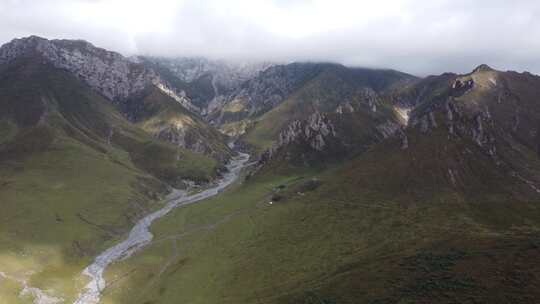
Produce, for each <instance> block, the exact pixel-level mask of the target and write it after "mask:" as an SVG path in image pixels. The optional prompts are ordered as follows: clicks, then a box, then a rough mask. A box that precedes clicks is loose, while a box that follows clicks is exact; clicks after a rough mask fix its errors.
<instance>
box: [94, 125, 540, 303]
mask: <svg viewBox="0 0 540 304" xmlns="http://www.w3.org/2000/svg"><path fill="white" fill-rule="evenodd" d="M441 132H442V131H441ZM410 140H411V145H412V147H413V148H411V149H409V150H405V151H403V150H401V149H400V143H399V141H397V140H395V141H388V142H385V143H383V144H382V145H379V146H377V147H376V148H373V149H371V150H370V151H368V152H366V153H364V154H362V155H360V156H358V157H356V158H355V159H354V160H352V161H350V162H348V163H346V164H344V165H339V166H335V167H332V168H327V169H326V170H324V171H319V172H315V171H306V172H303V173H300V172H301V171H298V170H297V169H295V170H294V172H295V174H292V173H291V172H289V173H287V172H286V171H283V170H280V171H279V173H277V172H276V171H274V170H271V169H266V170H265V171H262V172H260V173H259V174H258V175H256V176H255V177H252V178H250V179H249V180H247V181H244V183H243V184H242V185H237V186H236V187H235V188H233V189H231V190H229V191H227V192H226V193H224V194H223V195H221V196H220V197H217V198H214V199H211V200H208V201H205V202H201V203H199V204H197V205H194V206H190V207H188V208H183V209H178V210H176V211H174V212H172V213H171V214H169V215H168V216H167V217H165V218H164V219H162V220H160V221H159V222H157V223H156V224H155V226H154V227H153V232H154V233H155V234H156V238H155V242H154V243H153V244H152V245H150V246H149V247H148V248H147V249H146V250H144V251H143V252H141V253H140V254H137V255H136V256H134V257H132V258H130V259H128V260H126V261H124V262H123V263H120V264H117V265H115V266H114V267H113V268H112V269H111V271H110V272H109V273H108V274H107V276H108V279H109V280H110V281H113V282H115V283H114V284H113V285H112V286H111V287H110V289H109V290H107V292H106V294H105V301H104V303H146V304H149V303H178V302H180V303H182V302H189V303H310V304H311V303H317V304H319V303H508V302H511V303H534V299H537V298H538V296H540V295H539V294H538V289H537V288H536V287H537V286H539V284H540V280H539V278H538V277H537V276H536V274H537V273H538V271H539V270H540V269H539V268H538V264H537V263H536V261H537V259H538V257H539V256H540V248H539V246H538V245H537V243H538V240H539V237H540V230H539V228H540V226H539V223H540V212H539V209H538V208H537V202H538V198H537V196H536V194H535V193H534V191H533V190H532V189H528V188H527V185H525V184H522V183H518V182H516V181H515V180H513V179H511V178H510V177H509V176H508V175H505V174H504V173H502V172H499V171H498V169H494V166H493V164H492V160H491V159H490V158H489V157H487V156H483V154H480V153H478V154H477V153H469V152H466V151H468V150H469V151H472V149H476V147H475V146H474V145H472V144H471V143H469V142H467V141H448V140H447V138H446V136H445V134H444V133H441V134H433V137H431V138H429V139H426V137H425V136H422V135H421V134H416V133H414V132H413V133H411V134H410ZM433 144H435V145H433ZM270 168H271V167H270ZM449 168H452V169H453V170H456V171H455V172H456V176H457V177H456V182H455V183H454V182H452V179H451V177H450V176H449V173H448V169H449ZM313 178H317V180H318V182H317V183H316V184H320V185H319V186H318V187H317V186H315V187H310V186H309V185H310V184H312V183H313V182H312V179H313ZM278 189H279V190H278ZM270 201H272V204H270Z"/></svg>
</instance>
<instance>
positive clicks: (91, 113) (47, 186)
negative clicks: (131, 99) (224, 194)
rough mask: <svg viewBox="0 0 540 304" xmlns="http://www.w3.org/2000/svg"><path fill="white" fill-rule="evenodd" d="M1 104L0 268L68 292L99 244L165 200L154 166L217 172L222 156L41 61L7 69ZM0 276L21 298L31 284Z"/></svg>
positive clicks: (1, 76)
mask: <svg viewBox="0 0 540 304" xmlns="http://www.w3.org/2000/svg"><path fill="white" fill-rule="evenodd" d="M0 106H1V108H2V109H3V110H2V114H0V115H1V121H2V125H3V126H7V127H5V128H3V131H2V133H1V140H0V143H1V144H0V197H1V198H2V199H1V207H2V212H1V213H0V271H3V272H5V273H7V274H8V275H10V276H14V277H17V278H19V279H25V280H28V281H29V283H30V284H31V285H32V286H37V287H41V288H45V289H50V290H51V292H52V293H53V294H55V295H59V296H62V297H64V298H65V299H66V300H67V301H68V302H69V301H70V299H73V297H74V296H76V292H78V291H79V290H80V289H79V288H80V287H81V285H82V284H83V281H82V280H75V281H74V278H77V276H78V274H79V273H80V272H81V270H82V269H83V268H84V266H86V265H87V264H88V263H89V262H90V261H91V259H92V258H93V257H94V256H95V254H97V253H99V252H100V250H102V249H103V248H104V247H105V246H107V245H108V244H111V242H114V241H115V240H116V239H117V238H119V237H121V236H122V234H123V233H125V232H126V231H127V229H128V228H129V227H131V225H132V222H133V221H134V220H135V219H136V218H137V217H139V216H141V214H142V213H143V212H148V211H149V210H151V209H153V208H156V207H157V206H159V205H160V204H159V194H160V193H163V191H164V190H165V189H166V188H165V186H164V184H163V183H162V182H161V181H159V180H157V179H156V178H154V177H153V176H152V175H150V174H149V172H150V173H152V174H153V175H155V176H158V177H161V178H163V179H164V180H167V181H169V182H171V181H173V178H172V176H174V178H175V179H176V178H177V176H176V175H179V176H180V177H188V178H193V179H207V178H209V177H210V176H212V175H214V174H215V170H216V166H217V163H216V162H215V161H214V160H211V159H208V158H206V157H204V156H200V155H196V154H194V153H191V152H189V151H185V150H178V149H177V148H175V147H172V146H170V145H168V144H166V143H162V142H158V141H155V140H153V139H152V138H151V137H149V135H147V134H146V133H145V132H143V131H142V130H140V129H138V128H135V127H133V126H132V125H131V124H130V123H128V122H127V121H126V120H125V119H124V118H122V117H121V116H120V114H119V113H118V112H116V111H115V110H114V109H113V108H112V106H111V105H110V104H109V103H108V102H107V101H106V100H104V99H103V98H101V97H99V96H97V95H96V94H94V93H93V92H91V91H90V90H89V89H88V88H86V87H85V86H84V85H82V84H81V83H80V82H78V81H77V80H76V79H74V78H73V77H72V76H70V75H68V74H67V73H64V72H61V71H58V70H55V69H52V68H50V67H49V66H47V65H44V64H42V63H41V62H39V61H37V62H36V61H32V60H30V61H27V60H24V61H21V62H19V63H17V64H15V65H12V66H10V67H7V68H4V70H3V71H1V72H0ZM111 129H114V133H113V135H112V137H111V144H110V145H109V144H108V143H107V137H108V135H109V131H110V130H111ZM178 154H179V156H180V157H179V160H177V159H176V157H177V155H178ZM169 176H170V177H171V178H169V179H168V177H169ZM0 280H1V284H0V285H2V288H0V299H2V301H8V302H7V303H16V302H17V301H15V300H5V299H17V295H18V292H19V291H20V289H21V288H22V286H21V285H20V284H18V283H16V282H14V281H13V280H2V279H0ZM7 284H9V285H7ZM9 286H11V287H9ZM19 300H20V299H19ZM2 301H0V302H2ZM2 303H6V302H2Z"/></svg>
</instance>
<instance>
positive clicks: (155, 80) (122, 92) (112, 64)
mask: <svg viewBox="0 0 540 304" xmlns="http://www.w3.org/2000/svg"><path fill="white" fill-rule="evenodd" d="M33 56H41V57H42V58H43V59H44V60H46V61H47V62H49V63H51V64H52V65H53V66H55V67H57V68H60V69H65V70H67V71H69V72H71V73H72V74H73V75H75V76H77V77H78V78H79V79H81V80H82V81H84V82H85V83H87V84H88V85H89V86H90V87H91V88H92V89H94V90H95V91H96V92H98V93H99V94H101V95H103V96H104V97H106V98H107V99H109V100H111V101H114V102H117V103H121V102H125V101H127V100H128V99H129V98H130V97H132V96H135V95H137V94H140V93H141V92H142V91H143V90H144V89H145V88H147V87H148V86H151V85H155V86H157V87H158V88H159V89H160V90H162V91H163V92H164V93H166V94H167V95H169V96H171V97H173V98H174V99H175V100H176V101H178V102H179V103H181V104H182V105H184V106H185V107H187V108H188V109H192V110H193V109H194V107H193V106H191V104H190V102H189V100H188V99H187V98H185V96H181V95H178V94H176V93H175V92H174V91H173V90H172V89H170V88H169V86H168V85H167V84H166V83H164V82H163V81H162V80H161V79H160V77H159V75H158V74H157V73H156V72H155V71H153V70H151V69H148V68H145V67H144V66H143V65H141V64H138V63H135V62H132V61H130V60H128V59H127V58H125V57H124V56H122V55H121V54H118V53H115V52H111V51H107V50H105V49H102V48H98V47H95V46H94V45H92V44H90V43H88V42H86V41H83V40H48V39H45V38H41V37H37V36H31V37H28V38H22V39H14V40H12V41H11V42H9V43H7V44H5V45H3V46H2V47H1V48H0V64H4V63H9V62H11V61H13V60H16V59H17V58H22V57H33Z"/></svg>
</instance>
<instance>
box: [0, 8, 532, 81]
mask: <svg viewBox="0 0 540 304" xmlns="http://www.w3.org/2000/svg"><path fill="white" fill-rule="evenodd" d="M28 35H39V36H43V37H47V38H70V39H71V38H77V39H85V40H88V41H90V42H92V43H93V44H95V45H97V46H100V47H104V48H107V49H110V50H115V51H118V52H121V53H123V54H125V55H132V54H146V55H160V56H207V57H212V58H224V59H237V60H238V59H241V60H244V59H250V60H270V61H295V60H311V61H323V60H324V61H334V62H340V63H344V64H346V65H353V66H365V67H381V68H393V69H398V70H402V71H406V72H410V73H413V74H417V75H426V74H438V73H442V72H445V71H453V72H466V71H470V70H471V69H473V68H474V67H475V66H476V65H478V64H480V63H487V64H489V65H492V66H493V67H496V68H498V69H503V70H509V69H511V70H518V71H523V70H528V71H531V72H534V73H540V60H539V59H540V0H466V1H465V0H368V1H366V0H266V1H264V0H147V1H140V0H0V42H1V43H4V42H7V41H9V40H11V39H13V38H15V37H22V36H28Z"/></svg>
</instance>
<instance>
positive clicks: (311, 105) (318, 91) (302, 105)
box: [243, 67, 392, 152]
mask: <svg viewBox="0 0 540 304" xmlns="http://www.w3.org/2000/svg"><path fill="white" fill-rule="evenodd" d="M343 69H345V68H344V67H343V68H339V69H337V71H336V70H335V68H332V69H330V70H327V71H325V72H323V73H321V74H320V75H318V76H317V77H315V78H314V79H312V80H311V81H309V82H308V83H307V84H305V85H304V86H303V87H302V88H301V89H299V90H298V91H296V92H295V93H294V94H293V95H291V96H290V97H289V98H287V99H286V100H285V101H284V102H283V103H281V104H280V105H279V106H277V107H275V108H274V109H272V110H271V111H269V112H267V113H265V114H264V115H263V116H261V117H260V118H259V119H257V120H256V121H255V122H254V124H253V126H252V127H251V128H249V129H248V131H247V133H246V135H245V136H244V137H243V140H245V141H246V142H247V143H249V144H251V145H252V146H254V147H256V149H257V152H260V151H262V150H265V149H268V148H270V147H271V146H272V144H273V143H274V141H275V140H276V139H277V137H278V135H279V132H280V131H281V130H282V129H283V128H284V127H285V126H286V125H287V124H288V123H290V122H292V121H293V120H296V119H300V120H302V119H306V118H307V117H308V116H309V115H310V114H312V113H314V112H315V111H320V112H329V113H333V112H334V111H335V109H336V108H337V106H338V105H339V104H340V103H344V102H349V103H352V104H355V103H360V102H361V98H360V95H359V94H360V90H361V89H362V88H364V87H365V86H367V85H375V84H369V83H368V82H367V81H366V80H364V79H362V78H361V77H358V76H357V75H354V74H353V75H351V74H350V73H352V72H351V71H349V70H347V69H345V70H343ZM370 112H371V111H370V110H369V109H368V110H366V111H362V112H356V113H354V114H352V115H351V114H346V115H345V117H341V118H340V119H339V120H341V121H342V123H343V124H344V125H345V126H344V127H343V128H342V129H343V130H346V131H349V132H350V133H351V134H347V135H345V134H342V135H344V136H347V137H349V138H353V137H360V138H362V137H365V136H364V135H366V134H368V133H372V134H373V133H376V132H375V131H374V130H372V127H373V125H374V122H377V121H379V122H380V123H382V122H384V121H385V120H386V119H387V118H388V117H391V116H392V114H391V111H390V110H388V109H385V108H384V107H379V109H378V112H377V113H370ZM348 116H351V117H350V119H347V118H348ZM363 133H365V134H363Z"/></svg>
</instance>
